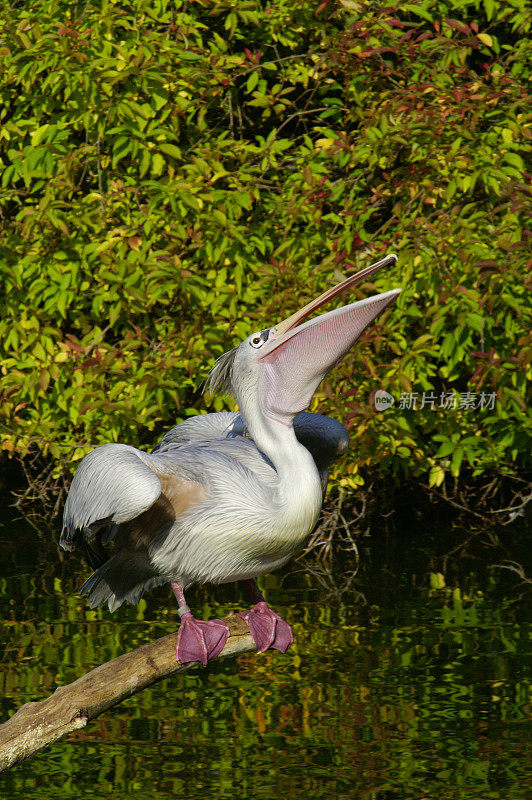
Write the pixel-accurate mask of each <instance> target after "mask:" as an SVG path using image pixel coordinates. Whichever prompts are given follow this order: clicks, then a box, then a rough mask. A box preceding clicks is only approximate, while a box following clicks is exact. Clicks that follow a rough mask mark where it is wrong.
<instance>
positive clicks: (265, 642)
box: [238, 580, 294, 653]
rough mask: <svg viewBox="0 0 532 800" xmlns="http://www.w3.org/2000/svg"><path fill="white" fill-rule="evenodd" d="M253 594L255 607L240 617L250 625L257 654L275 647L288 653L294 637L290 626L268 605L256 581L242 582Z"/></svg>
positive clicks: (243, 612) (242, 613)
mask: <svg viewBox="0 0 532 800" xmlns="http://www.w3.org/2000/svg"><path fill="white" fill-rule="evenodd" d="M242 583H244V584H245V585H246V587H247V589H248V591H249V592H250V594H251V598H252V600H253V602H254V603H255V605H254V606H253V608H251V609H250V610H249V611H242V612H241V613H240V614H239V615H238V616H239V617H242V619H245V620H246V622H247V624H248V625H249V630H250V632H251V635H252V636H253V638H254V639H255V644H256V645H257V652H258V653H264V651H265V650H268V648H270V647H273V648H274V649H275V650H280V651H281V653H286V651H287V650H288V648H289V647H290V645H291V644H292V642H293V641H294V636H293V634H292V628H291V627H290V625H289V624H288V623H287V622H285V621H284V619H281V617H280V616H279V614H276V613H275V611H272V610H271V608H270V607H269V606H268V604H267V603H266V601H265V599H264V597H263V596H262V594H261V591H260V589H259V587H258V586H257V584H256V583H255V581H254V580H248V581H242Z"/></svg>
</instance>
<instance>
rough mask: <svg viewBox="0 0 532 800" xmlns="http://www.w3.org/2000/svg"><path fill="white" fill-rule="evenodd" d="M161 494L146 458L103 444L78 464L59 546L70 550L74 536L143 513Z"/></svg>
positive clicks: (131, 449)
mask: <svg viewBox="0 0 532 800" xmlns="http://www.w3.org/2000/svg"><path fill="white" fill-rule="evenodd" d="M161 491H162V485H161V481H160V480H159V478H158V477H157V475H156V474H155V472H154V471H153V470H152V469H150V467H149V466H148V465H147V464H146V455H145V454H144V453H141V452H140V451H139V450H136V449H135V448H134V447H129V446H128V445H125V444H104V445H102V446H101V447H97V448H96V449H95V450H93V451H92V452H91V453H89V454H88V455H87V456H85V458H84V459H83V461H82V462H81V463H80V465H79V467H78V469H77V472H76V474H75V475H74V479H73V481H72V485H71V487H70V492H69V494H68V497H67V501H66V504H65V511H64V515H63V530H62V532H61V539H60V544H61V546H62V547H63V548H64V549H65V550H73V549H74V548H75V547H76V545H77V543H78V537H76V533H77V532H80V533H83V532H87V531H95V530H97V529H99V528H101V527H103V526H105V525H109V524H111V523H114V524H120V523H122V522H127V521H128V520H131V519H134V518H135V517H138V516H139V514H142V513H143V512H144V511H147V510H148V508H150V507H151V506H152V505H153V504H154V503H155V501H156V500H157V499H158V497H159V495H160V494H161Z"/></svg>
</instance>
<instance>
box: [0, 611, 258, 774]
mask: <svg viewBox="0 0 532 800" xmlns="http://www.w3.org/2000/svg"><path fill="white" fill-rule="evenodd" d="M224 622H225V623H226V624H227V625H228V627H229V638H228V640H227V642H226V645H225V647H224V649H223V650H222V652H221V653H220V658H222V657H224V656H235V655H238V654H239V653H248V652H251V651H253V650H255V649H256V646H255V642H254V641H253V639H252V637H251V634H250V632H249V628H248V625H247V623H246V622H245V621H244V620H243V619H242V618H241V617H239V616H237V615H231V616H229V617H226V618H225V619H224ZM197 663H198V662H192V663H190V664H186V665H183V664H179V663H178V662H177V661H176V634H175V633H171V634H169V635H168V636H163V637H162V638H161V639H157V640H156V641H155V642H151V643H150V644H145V645H143V646H142V647H138V648H137V649H136V650H132V651H131V652H130V653H125V654H124V655H122V656H118V658H114V659H113V660H112V661H108V662H107V663H106V664H101V665H100V666H99V667H96V668H95V669H92V670H91V671H90V672H87V674H86V675H83V676H82V677H81V678H78V679H77V680H76V681H74V682H73V683H71V684H69V685H68V686H59V687H58V688H57V689H56V690H55V692H54V693H53V694H52V695H50V697H47V698H46V700H41V701H39V702H34V703H26V705H23V706H21V708H19V710H18V711H17V712H16V713H15V714H14V715H13V716H12V717H11V719H9V720H8V721H7V722H5V723H4V724H3V725H0V772H2V771H3V770H5V769H8V768H9V767H11V766H14V765H15V764H18V763H19V762H20V761H23V760H24V759H25V758H28V756H31V755H33V753H36V752H37V751H38V750H41V749H42V748H43V747H46V745H49V744H52V743H53V742H56V741H57V740H58V739H60V738H61V737H62V736H64V735H65V734H67V733H70V732H71V731H74V730H77V729H79V728H84V727H85V725H87V723H88V722H89V721H90V720H92V719H94V718H95V717H97V716H99V715H100V714H103V712H104V711H107V710H108V709H109V708H112V707H113V706H116V705H118V703H121V702H122V700H126V699H127V698H128V697H131V696H132V695H134V694H136V693H137V692H140V691H142V689H145V688H146V687H147V686H151V685H152V684H153V683H156V682H157V681H160V680H163V678H168V677H169V676H170V675H175V673H177V672H184V670H186V669H189V668H190V667H195V666H197Z"/></svg>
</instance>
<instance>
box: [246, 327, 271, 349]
mask: <svg viewBox="0 0 532 800" xmlns="http://www.w3.org/2000/svg"><path fill="white" fill-rule="evenodd" d="M269 334H270V329H269V328H267V329H266V330H264V331H261V332H260V333H255V334H254V335H253V336H252V337H251V339H250V340H249V343H250V345H251V346H252V347H254V348H255V350H258V349H259V347H262V345H263V344H264V342H267V341H268V336H269Z"/></svg>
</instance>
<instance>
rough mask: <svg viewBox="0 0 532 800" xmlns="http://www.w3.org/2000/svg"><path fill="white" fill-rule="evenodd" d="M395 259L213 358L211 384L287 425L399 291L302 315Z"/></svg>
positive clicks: (391, 257)
mask: <svg viewBox="0 0 532 800" xmlns="http://www.w3.org/2000/svg"><path fill="white" fill-rule="evenodd" d="M396 260H397V257H396V256H395V255H389V256H386V257H385V258H383V259H382V260H381V261H378V262H377V263H376V264H372V265H371V266H370V267H367V268H366V269H364V270H362V271H361V272H358V273H357V274H356V275H352V276H351V277H349V278H347V279H346V280H345V281H342V283H340V284H338V285H337V286H335V287H333V288H332V289H329V290H328V291H326V292H324V294H322V295H320V296H319V297H317V298H316V299H315V300H312V301H311V302H310V303H308V305H306V306H304V308H302V309H301V310H300V311H296V313H295V314H292V315H291V316H290V317H288V319H285V320H283V322H280V323H278V324H277V325H275V326H274V327H272V328H265V329H264V330H261V331H257V332H256V333H252V334H251V336H248V337H247V339H244V341H243V342H242V343H241V344H239V345H238V347H235V348H234V349H233V350H230V351H229V352H228V353H225V354H224V355H223V356H221V357H220V358H219V359H218V361H217V362H216V364H215V365H214V368H213V370H212V372H211V374H210V377H209V386H210V389H211V390H212V391H216V390H218V389H224V390H225V391H227V392H229V393H230V394H232V395H233V396H234V397H235V399H236V400H237V402H238V403H239V405H240V407H241V409H242V411H244V409H245V407H249V402H250V401H252V402H253V403H255V404H256V402H257V399H258V402H259V403H260V407H261V410H262V412H263V414H265V415H266V416H268V417H270V418H273V419H276V420H278V421H279V422H283V423H285V424H290V423H291V422H292V420H293V418H294V417H295V415H296V414H299V412H300V411H304V409H305V408H307V406H308V405H309V404H310V401H311V399H312V395H313V394H314V392H315V391H316V389H317V388H318V386H319V385H320V383H321V381H322V380H323V379H324V377H325V376H326V375H327V373H328V372H330V371H331V370H332V369H333V367H335V366H336V364H338V363H339V362H340V361H341V360H342V358H343V357H344V356H345V355H346V353H347V352H348V351H349V350H350V349H351V347H352V346H353V345H354V343H355V342H356V341H357V339H358V338H359V336H360V335H361V334H362V332H363V331H364V330H365V329H366V328H367V327H368V326H369V325H371V323H372V322H373V321H374V320H375V318H376V317H377V316H378V315H379V314H380V313H381V312H382V311H383V310H384V309H385V308H386V307H387V306H388V305H389V304H390V303H392V302H393V301H394V300H395V299H396V297H397V296H398V294H399V293H400V291H401V290H400V289H392V291H390V292H384V293H383V294H377V295H374V296H373V297H368V298H366V299H364V300H359V301H358V302H357V303H352V304H351V305H347V306H342V308H336V309H334V310H333V311H328V312H327V313H326V314H322V315H321V316H319V317H314V318H313V319H307V317H308V316H309V315H310V314H311V313H312V312H313V311H316V310H317V309H318V308H321V306H323V305H324V304H325V303H327V302H328V301H329V300H332V299H333V298H334V297H336V296H338V295H339V294H341V293H343V292H345V291H346V290H347V289H348V288H350V287H351V286H354V285H355V284H356V283H359V282H360V281H361V280H363V279H364V278H366V277H368V276H369V275H372V274H373V273H374V272H376V271H377V270H378V269H381V268H382V267H385V266H389V265H391V264H395V262H396ZM305 320H306V321H305Z"/></svg>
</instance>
